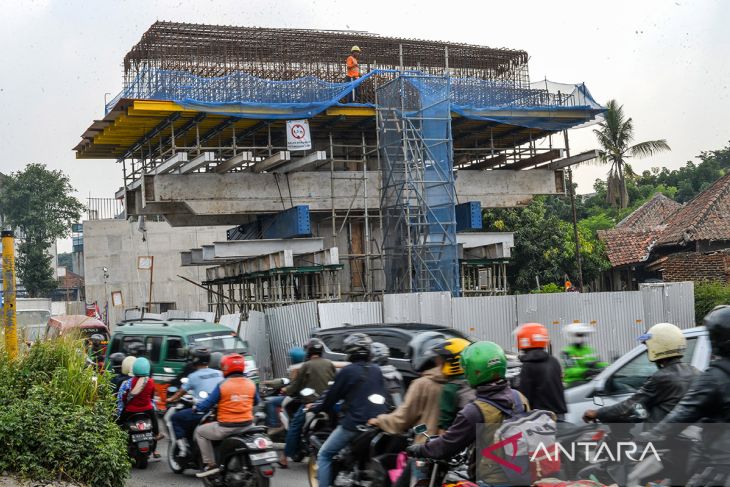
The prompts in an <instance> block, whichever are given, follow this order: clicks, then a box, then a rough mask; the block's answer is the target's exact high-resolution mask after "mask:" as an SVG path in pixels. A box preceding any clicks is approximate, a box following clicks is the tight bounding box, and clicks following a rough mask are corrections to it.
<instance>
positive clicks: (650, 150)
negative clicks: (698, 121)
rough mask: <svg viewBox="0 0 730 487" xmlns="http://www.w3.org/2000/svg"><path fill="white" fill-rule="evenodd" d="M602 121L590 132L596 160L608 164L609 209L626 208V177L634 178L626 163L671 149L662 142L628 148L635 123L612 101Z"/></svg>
mask: <svg viewBox="0 0 730 487" xmlns="http://www.w3.org/2000/svg"><path fill="white" fill-rule="evenodd" d="M606 106H607V108H608V110H607V111H606V113H605V114H604V117H605V118H604V121H603V122H601V123H600V124H599V127H600V128H598V129H594V130H593V133H594V134H595V135H596V138H597V139H598V144H599V145H600V146H601V149H600V150H599V156H598V160H599V161H600V162H601V163H603V164H610V166H611V167H610V169H609V172H608V181H607V194H606V196H607V201H608V203H609V204H610V205H611V206H614V207H620V208H626V207H628V206H629V193H628V190H627V188H626V179H627V176H628V177H631V176H633V172H632V170H631V166H629V165H628V163H627V160H628V159H629V158H631V157H646V156H650V155H652V154H655V153H657V152H661V151H668V150H670V148H669V145H668V144H667V141H666V140H664V139H659V140H648V141H645V142H639V143H637V144H634V145H631V142H633V140H634V123H633V120H632V119H631V118H626V116H625V115H624V111H623V105H619V104H618V102H616V100H611V101H609V102H608V104H607V105H606Z"/></svg>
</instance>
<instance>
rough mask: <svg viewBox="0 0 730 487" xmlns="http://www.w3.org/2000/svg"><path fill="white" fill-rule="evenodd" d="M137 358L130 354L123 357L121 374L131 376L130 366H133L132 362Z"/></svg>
mask: <svg viewBox="0 0 730 487" xmlns="http://www.w3.org/2000/svg"><path fill="white" fill-rule="evenodd" d="M135 360H137V357H134V356H132V355H130V356H129V357H125V358H124V360H122V375H128V376H130V377H131V376H132V375H133V374H132V367H133V366H134V362H135Z"/></svg>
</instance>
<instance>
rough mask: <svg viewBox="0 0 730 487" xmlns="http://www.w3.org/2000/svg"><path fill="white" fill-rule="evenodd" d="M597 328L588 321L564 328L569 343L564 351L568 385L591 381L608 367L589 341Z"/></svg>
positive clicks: (566, 384) (564, 378) (566, 383)
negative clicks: (588, 338)
mask: <svg viewBox="0 0 730 487" xmlns="http://www.w3.org/2000/svg"><path fill="white" fill-rule="evenodd" d="M595 331H596V330H595V328H594V327H593V326H591V325H588V324H586V323H571V324H569V325H567V326H566V327H565V328H564V332H565V334H566V335H567V337H568V341H569V345H568V346H567V347H565V348H564V349H563V351H562V358H563V368H564V371H563V373H564V376H563V381H564V382H565V386H566V387H571V386H577V385H579V384H582V383H584V382H586V381H589V380H590V379H591V378H592V377H593V376H595V375H596V374H598V373H599V372H600V371H601V370H602V369H604V368H605V367H606V365H608V364H606V363H605V362H601V361H600V360H599V358H598V354H597V353H596V351H595V350H593V349H592V348H591V347H590V346H589V345H588V343H587V337H588V335H590V334H592V333H595Z"/></svg>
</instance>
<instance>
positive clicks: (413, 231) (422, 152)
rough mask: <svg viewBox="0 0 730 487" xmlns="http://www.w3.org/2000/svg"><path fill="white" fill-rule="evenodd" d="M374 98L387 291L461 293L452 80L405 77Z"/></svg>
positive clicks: (409, 75)
mask: <svg viewBox="0 0 730 487" xmlns="http://www.w3.org/2000/svg"><path fill="white" fill-rule="evenodd" d="M376 98H377V102H376V110H377V116H378V120H377V123H378V137H379V141H378V146H379V149H380V152H381V156H382V158H381V162H382V171H383V191H382V200H381V211H382V213H383V250H384V254H385V275H386V292H391V293H393V292H417V291H449V292H451V293H452V294H454V295H456V294H459V268H458V260H457V244H456V217H455V201H456V197H455V189H454V175H453V147H452V138H451V110H450V103H449V78H448V77H447V76H446V77H445V76H428V75H415V74H403V75H401V76H399V77H398V78H396V79H395V80H393V81H390V82H388V83H386V84H384V85H383V86H381V87H379V88H378V89H377V91H376Z"/></svg>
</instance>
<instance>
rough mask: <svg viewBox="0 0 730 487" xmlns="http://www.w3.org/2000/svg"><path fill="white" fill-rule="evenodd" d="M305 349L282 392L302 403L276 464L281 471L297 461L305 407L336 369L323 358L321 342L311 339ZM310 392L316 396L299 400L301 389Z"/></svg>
mask: <svg viewBox="0 0 730 487" xmlns="http://www.w3.org/2000/svg"><path fill="white" fill-rule="evenodd" d="M304 349H305V350H306V352H307V361H306V362H304V363H303V364H302V366H301V367H300V368H299V370H298V371H297V374H296V376H295V377H294V380H293V381H292V382H291V384H289V385H288V386H286V387H285V388H284V389H283V392H284V393H285V394H286V395H287V396H290V397H293V398H295V399H297V400H300V401H301V405H300V406H299V409H297V412H296V413H295V414H294V416H293V417H292V418H291V420H290V421H289V430H288V431H287V432H286V444H285V446H284V455H283V456H282V457H281V458H280V459H279V465H280V466H281V467H283V468H286V467H287V466H288V462H289V461H288V458H299V452H300V450H301V446H302V438H301V437H302V429H303V428H304V420H305V419H306V411H305V409H304V406H305V405H307V404H310V403H312V402H314V400H315V399H316V397H317V396H320V395H322V393H323V392H324V391H325V390H326V389H327V388H328V387H329V383H330V381H332V379H334V377H335V373H336V369H335V365H334V364H333V363H332V361H331V360H328V359H326V358H323V357H322V354H323V353H324V342H322V340H320V339H319V338H312V339H310V340H309V341H308V342H307V343H306V344H305V345H304ZM307 388H309V389H313V390H314V392H315V394H314V395H311V396H307V397H300V396H299V393H300V392H301V391H302V390H303V389H307Z"/></svg>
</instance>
